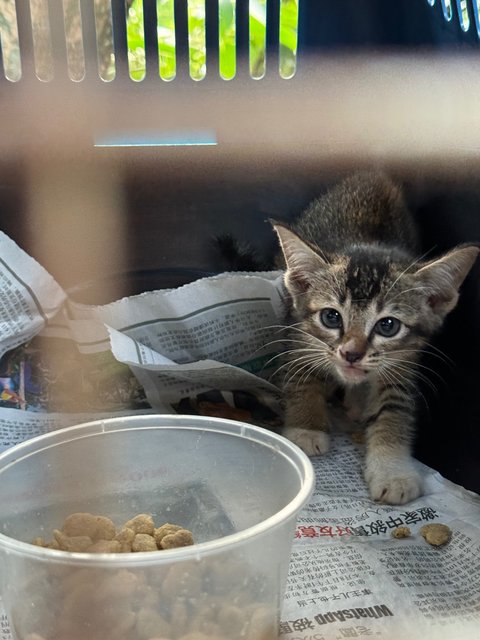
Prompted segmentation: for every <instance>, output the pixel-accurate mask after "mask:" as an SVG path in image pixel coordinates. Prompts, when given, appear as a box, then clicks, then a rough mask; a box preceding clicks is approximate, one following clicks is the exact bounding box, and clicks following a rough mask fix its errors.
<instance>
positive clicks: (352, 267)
mask: <svg viewBox="0 0 480 640" xmlns="http://www.w3.org/2000/svg"><path fill="white" fill-rule="evenodd" d="M388 274H389V264H388V262H387V261H386V260H384V259H381V258H380V257H378V258H377V257H376V256H375V255H372V254H370V255H368V253H367V252H365V251H361V252H359V253H358V254H354V255H353V256H352V257H351V258H350V262H349V263H348V265H347V273H346V286H347V289H348V290H349V291H350V294H351V296H352V300H357V301H360V300H365V301H367V300H368V301H370V300H372V299H373V298H375V297H376V296H378V294H379V293H380V291H381V290H382V285H383V282H384V280H385V278H386V276H387V275H388Z"/></svg>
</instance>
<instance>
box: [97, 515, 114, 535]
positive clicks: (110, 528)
mask: <svg viewBox="0 0 480 640" xmlns="http://www.w3.org/2000/svg"><path fill="white" fill-rule="evenodd" d="M95 520H96V522H97V531H96V534H95V539H96V540H113V538H114V537H115V534H116V533H117V529H116V527H115V524H114V522H113V521H112V520H110V518H106V517H105V516H95Z"/></svg>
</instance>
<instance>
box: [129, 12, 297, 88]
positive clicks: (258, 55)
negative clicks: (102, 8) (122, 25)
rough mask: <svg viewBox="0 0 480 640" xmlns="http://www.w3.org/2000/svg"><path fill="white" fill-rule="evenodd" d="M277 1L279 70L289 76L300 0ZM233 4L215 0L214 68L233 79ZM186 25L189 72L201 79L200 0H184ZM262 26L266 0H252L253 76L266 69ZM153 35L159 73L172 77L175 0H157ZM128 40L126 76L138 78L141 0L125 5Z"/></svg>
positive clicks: (141, 43) (203, 63)
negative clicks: (216, 58)
mask: <svg viewBox="0 0 480 640" xmlns="http://www.w3.org/2000/svg"><path fill="white" fill-rule="evenodd" d="M185 1H187V0H185ZM243 1H246V0H243ZM279 1H280V3H281V4H280V33H279V41H280V44H279V46H280V75H281V76H282V77H283V78H289V77H291V76H292V75H293V74H294V73H295V63H296V54H297V25H298V4H299V0H279ZM235 5H236V2H235V0H219V65H220V69H219V70H220V75H221V76H222V78H225V79H231V78H233V77H234V76H235V72H236V41H235V39H236V24H235V21H236V10H235ZM188 29H189V63H190V75H191V77H192V78H194V79H196V80H200V79H202V78H203V77H204V76H205V73H206V62H207V52H206V47H205V0H189V2H188ZM266 29H267V27H266V0H252V1H251V2H250V17H249V47H250V72H251V74H252V76H253V77H256V78H261V77H262V76H263V75H264V73H265V49H266V46H265V45H266ZM157 36H158V50H159V60H160V69H159V72H160V76H161V77H162V78H163V79H165V80H171V79H172V78H174V77H175V73H176V46H175V17H174V0H157ZM127 42H128V60H129V68H130V75H131V77H132V78H133V79H134V80H141V79H142V78H143V77H144V76H145V38H144V28H143V3H142V0H133V2H132V4H131V7H130V9H129V12H128V19H127ZM182 54H183V52H182Z"/></svg>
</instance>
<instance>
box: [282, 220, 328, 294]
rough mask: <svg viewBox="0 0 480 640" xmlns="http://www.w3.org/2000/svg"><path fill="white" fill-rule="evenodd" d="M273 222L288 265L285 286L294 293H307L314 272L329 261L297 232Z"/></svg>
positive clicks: (324, 266) (323, 267)
mask: <svg viewBox="0 0 480 640" xmlns="http://www.w3.org/2000/svg"><path fill="white" fill-rule="evenodd" d="M272 224H273V228H274V229H275V231H276V232H277V235H278V239H279V240H280V246H281V248H282V251H283V256H284V258H285V262H286V265H287V271H286V274H285V286H286V287H287V289H288V290H289V291H290V293H291V294H292V295H295V294H299V293H305V291H307V290H308V289H309V288H310V287H311V276H312V273H314V272H315V271H318V270H319V269H325V268H326V267H327V265H328V264H329V263H328V261H327V260H326V259H325V258H324V257H322V256H320V255H319V254H318V253H317V252H316V251H315V250H314V249H312V248H311V247H310V246H309V245H308V244H307V243H306V242H304V241H303V240H301V239H300V238H299V237H298V236H297V234H296V233H294V232H293V231H291V230H290V229H287V227H284V226H283V225H282V224H279V223H277V222H272Z"/></svg>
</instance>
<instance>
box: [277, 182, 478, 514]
mask: <svg viewBox="0 0 480 640" xmlns="http://www.w3.org/2000/svg"><path fill="white" fill-rule="evenodd" d="M274 227H275V229H276V231H277V234H278V237H279V240H280V244H281V248H282V251H283V256H284V259H285V263H286V272H285V285H286V288H287V290H288V291H289V293H290V297H291V303H292V325H291V327H290V330H289V337H288V342H287V345H289V346H288V347H287V350H286V351H287V353H286V358H287V361H286V363H285V365H284V371H285V372H286V382H285V394H286V419H285V430H284V434H285V435H286V436H287V437H288V438H290V439H291V440H292V441H294V442H296V443H297V444H298V445H299V446H300V447H302V448H303V449H304V450H305V451H306V453H308V454H310V455H315V454H321V453H325V452H326V451H327V450H328V446H329V436H328V431H329V429H330V427H331V425H332V423H333V422H335V419H336V418H338V416H340V417H341V419H342V420H343V421H350V422H353V423H354V424H355V425H356V426H359V427H361V428H364V429H365V431H366V443H367V453H366V465H365V478H366V481H367V483H368V485H369V488H370V493H371V496H372V498H373V499H375V500H381V501H383V502H388V503H392V504H401V503H404V502H407V501H409V500H413V499H414V498H416V497H417V496H419V495H420V494H421V492H422V487H421V479H420V477H419V475H418V473H417V471H416V469H415V467H414V465H413V463H412V460H411V453H410V452H411V444H412V439H413V435H414V429H415V407H416V400H417V397H416V396H417V383H418V379H419V377H421V376H422V370H421V366H422V365H421V364H420V362H419V360H420V356H421V354H422V350H423V349H424V348H425V346H426V345H427V343H428V341H429V339H430V337H431V336H432V335H433V334H434V332H435V331H437V330H438V329H439V328H440V327H441V325H442V323H443V320H444V318H445V316H446V315H447V314H448V313H449V312H450V311H451V310H452V309H453V308H454V307H455V305H456V303H457V300H458V295H459V294H458V291H459V287H460V286H461V284H462V282H463V280H464V279H465V277H466V275H467V273H468V272H469V270H470V268H471V267H472V265H473V263H474V261H475V259H476V258H477V255H478V251H479V249H478V248H477V247H476V246H473V245H465V246H461V247H457V248H456V249H454V250H452V251H450V252H449V253H447V254H446V255H444V256H442V257H441V258H438V259H436V260H431V261H425V260H419V239H418V234H417V230H416V227H415V224H414V221H413V218H412V217H411V215H410V213H409V211H408V210H407V208H406V206H405V204H404V200H403V196H402V192H401V189H400V188H399V187H398V186H397V185H395V184H394V183H393V182H392V181H391V180H390V179H389V178H387V177H386V176H385V175H383V174H381V173H359V174H355V175H354V176H352V177H350V178H347V179H346V180H344V181H343V182H342V183H340V184H339V185H337V186H336V187H334V188H333V189H332V190H331V191H329V192H328V193H327V194H325V195H324V196H323V197H321V198H320V199H318V200H315V201H314V202H313V203H312V204H311V205H310V206H309V207H308V208H307V210H306V211H305V212H304V213H303V214H302V215H301V216H300V218H299V219H298V220H297V221H296V222H295V223H294V224H292V225H290V227H287V226H285V225H283V224H279V223H274Z"/></svg>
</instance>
